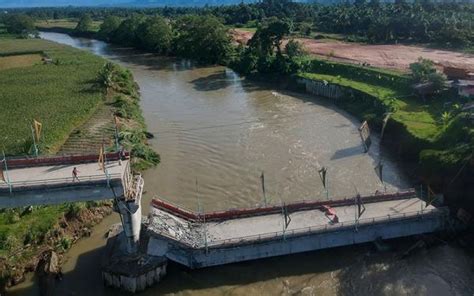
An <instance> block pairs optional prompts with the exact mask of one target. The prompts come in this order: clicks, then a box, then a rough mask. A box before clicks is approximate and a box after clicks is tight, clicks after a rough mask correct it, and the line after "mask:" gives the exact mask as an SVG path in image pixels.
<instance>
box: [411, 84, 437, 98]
mask: <svg viewBox="0 0 474 296" xmlns="http://www.w3.org/2000/svg"><path fill="white" fill-rule="evenodd" d="M413 89H414V90H415V92H416V93H417V94H418V95H419V96H421V97H422V98H423V100H425V98H426V96H430V95H432V94H434V92H435V89H434V87H433V83H431V82H423V83H417V84H415V85H413Z"/></svg>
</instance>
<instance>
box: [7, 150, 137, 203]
mask: <svg viewBox="0 0 474 296" xmlns="http://www.w3.org/2000/svg"><path fill="white" fill-rule="evenodd" d="M82 158H84V157H82ZM67 159H69V158H67ZM96 159H97V156H94V158H93V160H92V162H91V161H90V160H88V162H78V163H74V162H71V161H65V162H63V163H62V162H61V158H56V159H53V158H44V159H28V160H11V161H9V164H10V167H9V169H8V170H5V169H4V177H5V179H6V180H5V181H2V180H0V208H12V207H23V206H30V205H51V204H60V203H64V202H77V201H92V200H105V199H113V198H116V197H120V196H123V195H124V182H126V181H130V177H129V175H130V164H129V160H128V159H126V160H123V161H121V162H119V161H118V159H111V160H110V161H108V162H107V163H106V165H105V168H106V169H105V170H103V169H102V168H100V166H99V164H98V162H97V161H96ZM73 161H74V159H73ZM28 165H30V166H28ZM74 167H76V168H77V170H78V179H79V180H73V177H72V171H73V168H74Z"/></svg>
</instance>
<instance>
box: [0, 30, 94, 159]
mask: <svg viewBox="0 0 474 296" xmlns="http://www.w3.org/2000/svg"><path fill="white" fill-rule="evenodd" d="M34 51H36V52H40V54H41V55H43V56H48V57H50V58H52V59H53V64H43V63H35V64H34V65H32V66H29V67H22V68H11V69H6V70H2V71H0V81H2V92H1V93H0V102H2V108H0V114H1V117H2V120H1V121H0V134H1V136H0V138H1V143H2V147H0V149H2V150H5V152H6V153H7V154H8V155H18V154H27V153H28V152H29V151H30V148H31V130H30V125H31V123H32V121H33V119H36V120H38V121H40V122H42V123H43V127H44V132H43V136H42V139H41V141H40V143H39V145H40V151H41V152H42V153H54V152H56V151H57V150H58V149H59V148H60V146H61V145H62V144H63V143H64V141H65V140H66V139H67V137H68V135H69V134H70V133H71V132H72V130H73V129H74V127H76V126H78V125H80V124H82V123H83V122H85V121H86V120H87V119H88V118H89V117H90V116H91V115H92V113H93V112H94V111H95V109H96V108H97V106H98V104H100V103H101V102H102V96H103V95H102V90H101V89H100V88H99V87H97V85H96V82H95V80H94V77H95V76H96V73H97V72H98V71H99V70H100V68H101V67H102V65H103V60H102V59H101V58H99V57H96V56H94V55H92V54H89V53H86V52H84V51H80V50H76V49H73V48H70V47H67V46H62V45H58V44H56V43H52V42H48V41H44V40H39V39H26V40H15V39H5V40H0V55H2V54H9V55H18V54H22V53H30V52H34Z"/></svg>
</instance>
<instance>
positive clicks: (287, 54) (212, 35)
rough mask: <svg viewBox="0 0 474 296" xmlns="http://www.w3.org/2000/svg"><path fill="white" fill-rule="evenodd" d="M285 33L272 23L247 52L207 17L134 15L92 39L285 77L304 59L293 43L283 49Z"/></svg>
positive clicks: (282, 24) (285, 27)
mask: <svg viewBox="0 0 474 296" xmlns="http://www.w3.org/2000/svg"><path fill="white" fill-rule="evenodd" d="M89 18H90V17H89V16H84V17H83V18H81V20H80V22H79V24H78V28H79V27H80V28H81V30H82V29H83V28H82V23H84V19H86V20H89ZM87 22H88V21H87ZM76 29H77V28H76ZM290 30H291V26H290V24H289V22H287V21H284V20H279V19H276V18H271V19H268V20H266V21H265V22H263V23H262V24H261V25H260V26H259V28H258V29H257V31H256V34H255V36H254V37H253V38H252V39H251V40H250V41H249V44H248V46H242V45H239V46H237V45H235V44H233V42H232V39H231V37H230V35H229V32H228V31H229V29H228V28H227V27H226V26H225V25H224V24H223V23H222V22H221V20H220V19H219V18H217V17H215V16H212V15H184V16H181V17H178V18H176V19H173V20H169V19H165V18H164V17H162V16H158V15H155V16H142V15H134V16H132V17H130V18H127V19H125V20H123V19H121V18H119V17H116V16H109V17H107V18H106V19H105V20H104V22H103V23H102V25H101V27H100V30H99V32H98V33H97V37H98V38H99V39H102V40H105V41H108V42H112V43H116V44H121V45H126V46H133V47H136V48H139V49H144V50H147V51H151V52H155V53H159V54H163V55H173V56H179V57H183V58H189V59H192V60H195V61H197V62H200V63H206V64H223V65H228V66H230V67H232V68H233V69H235V70H237V71H238V72H241V73H243V74H251V73H253V72H260V73H262V74H263V73H265V74H269V73H277V74H290V73H294V72H296V71H297V70H298V69H299V67H300V61H301V60H302V57H303V56H304V52H303V50H302V48H301V45H299V44H298V43H297V42H295V41H290V42H289V43H288V44H287V45H286V46H284V47H283V46H282V41H283V39H284V38H285V36H287V35H288V34H289V33H290Z"/></svg>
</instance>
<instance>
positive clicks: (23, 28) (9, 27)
mask: <svg viewBox="0 0 474 296" xmlns="http://www.w3.org/2000/svg"><path fill="white" fill-rule="evenodd" d="M4 24H5V28H6V31H7V32H8V33H10V34H18V35H21V36H23V37H25V36H27V35H28V34H32V33H35V32H36V28H35V24H34V21H33V19H32V18H31V17H29V16H27V15H24V14H14V15H11V16H8V17H5V20H4Z"/></svg>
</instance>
